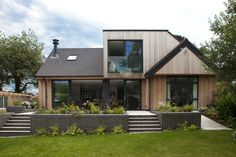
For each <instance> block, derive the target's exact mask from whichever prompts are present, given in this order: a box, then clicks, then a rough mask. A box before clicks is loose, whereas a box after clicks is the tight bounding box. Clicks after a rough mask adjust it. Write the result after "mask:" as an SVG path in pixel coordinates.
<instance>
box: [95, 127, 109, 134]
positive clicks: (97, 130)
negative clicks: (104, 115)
mask: <svg viewBox="0 0 236 157" xmlns="http://www.w3.org/2000/svg"><path fill="white" fill-rule="evenodd" d="M105 132H106V127H103V126H99V127H98V128H97V129H96V130H95V133H96V134H97V135H104V134H105Z"/></svg>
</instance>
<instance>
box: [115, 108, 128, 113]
mask: <svg viewBox="0 0 236 157" xmlns="http://www.w3.org/2000/svg"><path fill="white" fill-rule="evenodd" d="M124 113H125V108H124V107H117V108H114V109H113V114H124Z"/></svg>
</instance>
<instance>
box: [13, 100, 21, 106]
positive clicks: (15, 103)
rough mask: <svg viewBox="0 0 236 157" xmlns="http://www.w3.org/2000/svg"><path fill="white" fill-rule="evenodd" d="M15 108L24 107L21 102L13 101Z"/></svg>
mask: <svg viewBox="0 0 236 157" xmlns="http://www.w3.org/2000/svg"><path fill="white" fill-rule="evenodd" d="M13 106H22V105H21V101H20V100H15V101H13Z"/></svg>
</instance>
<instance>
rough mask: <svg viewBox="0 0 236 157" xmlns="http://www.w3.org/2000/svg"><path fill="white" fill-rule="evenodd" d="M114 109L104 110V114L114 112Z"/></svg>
mask: <svg viewBox="0 0 236 157" xmlns="http://www.w3.org/2000/svg"><path fill="white" fill-rule="evenodd" d="M113 112H114V111H113V110H112V109H106V110H104V111H103V113H104V114H113Z"/></svg>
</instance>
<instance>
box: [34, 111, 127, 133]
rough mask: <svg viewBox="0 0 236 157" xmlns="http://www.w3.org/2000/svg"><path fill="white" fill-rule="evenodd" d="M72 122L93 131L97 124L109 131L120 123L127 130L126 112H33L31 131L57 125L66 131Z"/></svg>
mask: <svg viewBox="0 0 236 157" xmlns="http://www.w3.org/2000/svg"><path fill="white" fill-rule="evenodd" d="M72 124H77V126H78V127H79V128H81V129H83V130H85V131H94V130H95V129H97V128H98V127H99V126H104V127H106V130H107V131H109V132H110V131H111V130H112V128H113V127H114V126H117V125H122V126H123V128H124V129H125V130H126V131H128V125H129V116H128V115H127V114H122V115H119V114H85V115H72V114H33V115H31V132H32V133H35V131H36V129H38V128H42V127H46V128H48V127H50V126H53V125H57V126H59V127H60V129H61V130H62V131H66V130H67V128H68V127H69V126H71V125H72Z"/></svg>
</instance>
